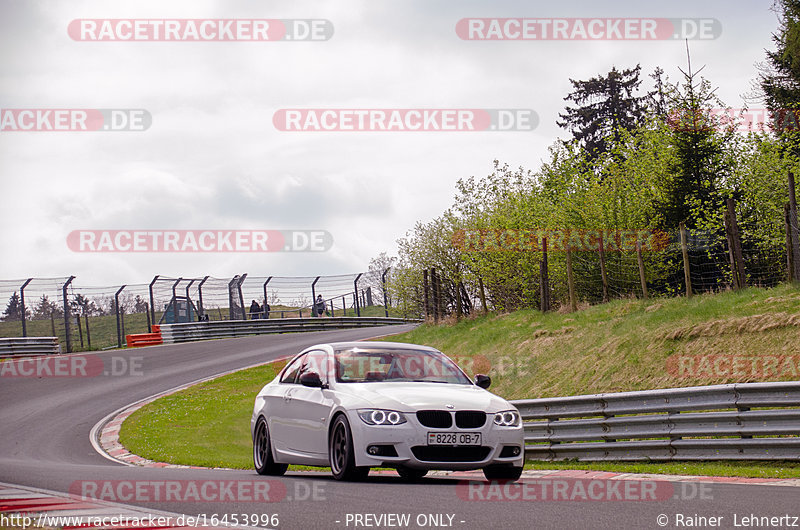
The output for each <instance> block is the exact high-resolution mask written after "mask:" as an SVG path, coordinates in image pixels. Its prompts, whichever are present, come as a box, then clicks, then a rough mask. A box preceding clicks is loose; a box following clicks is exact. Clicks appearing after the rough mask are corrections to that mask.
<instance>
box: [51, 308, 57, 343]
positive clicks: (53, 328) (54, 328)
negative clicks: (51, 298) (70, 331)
mask: <svg viewBox="0 0 800 530" xmlns="http://www.w3.org/2000/svg"><path fill="white" fill-rule="evenodd" d="M50 331H52V332H53V336H54V337H55V336H56V315H55V312H53V309H52V308H50Z"/></svg>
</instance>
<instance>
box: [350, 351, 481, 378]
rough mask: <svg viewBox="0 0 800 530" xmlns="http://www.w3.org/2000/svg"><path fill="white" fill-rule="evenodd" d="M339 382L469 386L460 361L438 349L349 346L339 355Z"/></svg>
mask: <svg viewBox="0 0 800 530" xmlns="http://www.w3.org/2000/svg"><path fill="white" fill-rule="evenodd" d="M335 359H336V381H338V382H339V383H372V382H383V381H385V382H406V383H407V382H425V383H449V384H458V385H469V384H471V381H470V380H469V378H468V377H467V376H466V375H464V372H462V371H461V369H460V368H459V367H458V366H456V364H455V363H454V362H453V361H451V360H450V359H448V358H447V357H445V356H444V355H443V354H441V353H439V352H437V351H430V350H410V349H389V348H387V349H380V350H375V349H370V350H362V349H349V350H340V351H337V352H336V354H335Z"/></svg>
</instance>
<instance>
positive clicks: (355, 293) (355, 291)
mask: <svg viewBox="0 0 800 530" xmlns="http://www.w3.org/2000/svg"><path fill="white" fill-rule="evenodd" d="M363 274H364V273H363V272H360V273H358V276H356V279H355V280H353V302H355V306H356V316H357V317H360V316H361V306H359V305H358V280H359V279H360V278H361V276H362V275H363Z"/></svg>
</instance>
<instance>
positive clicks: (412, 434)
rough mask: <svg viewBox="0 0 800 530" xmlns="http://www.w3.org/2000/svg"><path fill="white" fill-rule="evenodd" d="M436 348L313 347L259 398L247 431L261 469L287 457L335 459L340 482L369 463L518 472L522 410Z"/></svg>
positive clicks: (318, 461)
mask: <svg viewBox="0 0 800 530" xmlns="http://www.w3.org/2000/svg"><path fill="white" fill-rule="evenodd" d="M490 383H491V381H490V379H489V377H487V376H485V375H477V376H476V377H475V382H472V381H471V380H470V379H469V377H467V375H466V374H465V373H464V372H463V371H462V370H461V369H460V368H459V367H458V366H457V365H456V364H455V363H454V362H453V361H451V360H450V359H449V358H448V357H447V356H445V355H444V354H443V353H441V352H440V351H438V350H435V349H433V348H428V347H426V346H418V345H415V344H401V343H392V342H351V343H335V344H320V345H317V346H312V347H311V348H308V349H306V350H304V351H303V352H301V353H300V354H299V355H297V356H296V357H294V358H293V359H292V360H291V361H290V362H289V363H287V365H286V367H285V368H284V369H283V370H282V371H281V373H280V374H279V375H278V376H277V377H276V378H275V379H274V380H273V381H271V382H270V383H268V384H267V385H266V386H264V388H262V389H261V391H260V392H259V393H258V396H256V400H255V408H254V410H253V417H252V419H251V421H250V430H251V434H252V436H253V460H254V464H255V468H256V471H258V473H260V474H262V475H282V474H283V473H285V472H286V468H287V466H288V465H289V464H302V465H309V466H330V468H331V471H332V472H333V476H334V477H335V478H336V479H338V480H359V479H363V478H364V477H366V476H367V474H368V473H369V469H370V468H371V467H391V468H395V469H396V470H397V472H398V473H399V474H400V476H401V477H403V478H405V479H407V480H416V479H419V478H421V477H423V476H424V475H425V474H426V473H427V472H428V470H431V469H446V470H469V469H483V473H484V475H485V476H486V478H487V479H489V480H498V479H504V480H517V479H518V478H519V477H520V474H521V473H522V465H523V459H524V454H523V453H524V444H523V432H522V422H521V421H520V416H519V412H518V411H517V409H515V408H514V406H513V405H511V404H510V403H509V402H508V401H506V400H504V399H502V398H500V397H498V396H496V395H494V394H492V393H491V392H488V391H487V390H486V388H487V387H488V386H489V384H490Z"/></svg>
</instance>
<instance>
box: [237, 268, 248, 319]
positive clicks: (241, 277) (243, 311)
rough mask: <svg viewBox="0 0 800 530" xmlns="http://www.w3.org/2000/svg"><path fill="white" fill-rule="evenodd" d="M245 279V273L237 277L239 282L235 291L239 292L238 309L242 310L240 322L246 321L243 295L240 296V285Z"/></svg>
mask: <svg viewBox="0 0 800 530" xmlns="http://www.w3.org/2000/svg"><path fill="white" fill-rule="evenodd" d="M245 278H247V273H246V272H245V273H244V274H242V275H241V276H239V281H237V282H236V290H237V291H238V292H239V307H241V309H242V320H247V310H246V309H245V308H244V295H242V284H243V283H244V280H245Z"/></svg>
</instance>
